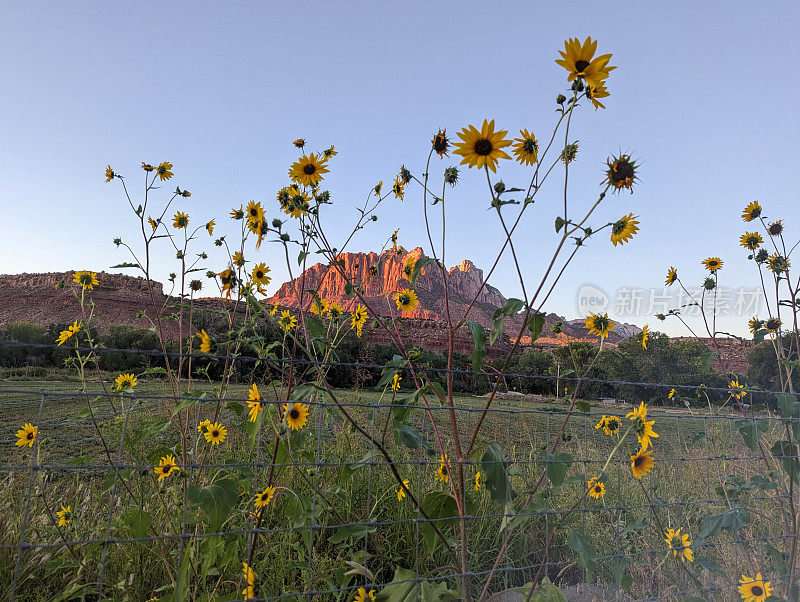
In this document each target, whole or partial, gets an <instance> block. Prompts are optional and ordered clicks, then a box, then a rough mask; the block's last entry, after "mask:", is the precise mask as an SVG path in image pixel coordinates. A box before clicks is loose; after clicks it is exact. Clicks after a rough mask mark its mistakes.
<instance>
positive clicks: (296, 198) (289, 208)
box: [278, 184, 311, 219]
mask: <svg viewBox="0 0 800 602" xmlns="http://www.w3.org/2000/svg"><path fill="white" fill-rule="evenodd" d="M278 202H279V203H280V205H281V209H283V212H284V213H286V214H287V215H289V216H291V217H293V218H295V219H298V218H300V217H303V216H305V215H308V212H309V210H310V209H311V197H310V196H309V195H308V193H306V192H303V191H301V190H300V189H299V188H298V187H297V185H296V184H292V185H291V186H287V187H286V188H281V190H279V191H278Z"/></svg>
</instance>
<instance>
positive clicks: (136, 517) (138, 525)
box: [122, 508, 153, 537]
mask: <svg viewBox="0 0 800 602" xmlns="http://www.w3.org/2000/svg"><path fill="white" fill-rule="evenodd" d="M122 521H123V522H124V523H125V526H127V527H128V529H129V530H130V533H131V537H145V536H146V535H147V533H148V532H149V531H150V525H152V524H153V517H152V516H150V514H148V513H147V512H145V511H144V510H142V509H141V508H137V509H136V510H131V511H130V512H127V513H125V514H123V515H122Z"/></svg>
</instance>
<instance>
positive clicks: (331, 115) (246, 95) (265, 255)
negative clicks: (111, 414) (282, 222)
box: [0, 2, 800, 333]
mask: <svg viewBox="0 0 800 602" xmlns="http://www.w3.org/2000/svg"><path fill="white" fill-rule="evenodd" d="M798 23H800V5H798V3H796V2H783V3H780V2H770V3H763V4H754V3H752V2H736V3H734V2H725V3H722V2H684V3H678V2H668V3H667V2H665V3H640V2H618V3H615V4H614V5H613V6H612V5H609V4H607V3H606V4H602V3H596V2H576V3H532V2H502V3H499V2H403V3H384V2H303V3H298V2H292V3H289V2H287V3H282V4H281V3H277V2H229V3H219V2H214V3H212V2H205V3H204V2H169V3H164V2H158V3H155V2H139V3H136V4H135V5H133V4H127V3H98V2H69V3H64V2H49V3H46V2H40V3H31V2H7V3H5V5H4V10H3V24H2V26H0V33H1V34H2V35H0V50H1V51H2V55H3V56H4V57H5V61H4V68H3V78H2V80H1V81H0V89H2V95H1V96H2V98H3V110H2V129H1V130H0V131H1V132H2V140H3V144H2V146H0V182H1V184H0V203H1V204H2V210H3V219H2V222H0V224H2V225H1V226H0V227H1V228H2V238H3V244H2V245H0V272H3V273H17V272H40V271H54V270H67V269H92V270H97V271H99V270H102V269H107V268H108V267H109V266H111V265H113V264H116V263H119V262H120V261H124V260H126V257H125V256H124V254H123V253H122V252H121V251H119V250H117V249H115V247H114V246H113V245H112V243H111V241H112V239H113V238H114V237H115V236H121V237H123V238H124V239H125V240H134V239H135V229H134V226H135V223H134V220H133V219H132V218H133V216H132V215H131V214H130V209H129V208H128V207H127V205H126V204H125V203H124V200H123V198H122V196H121V190H120V188H119V186H118V185H117V184H118V183H116V182H115V183H114V184H113V185H112V184H106V183H105V182H104V178H103V170H104V168H105V166H106V164H107V163H110V164H111V165H112V166H113V167H114V168H115V169H116V170H117V171H118V172H119V173H122V174H125V175H127V176H128V179H127V181H128V182H129V183H132V182H134V181H138V178H139V177H140V174H141V170H140V168H139V164H140V162H141V161H149V162H159V161H163V160H169V161H171V162H173V163H174V165H175V174H176V177H175V179H174V180H172V181H171V182H170V185H171V186H174V185H175V184H177V185H179V186H181V187H183V188H187V189H189V190H190V191H192V193H193V196H192V197H191V199H187V200H186V201H185V202H181V203H180V204H179V205H178V206H177V208H180V209H184V210H187V211H188V212H189V213H190V215H191V216H192V220H193V223H199V222H201V221H203V222H204V221H207V220H208V219H210V218H211V217H215V218H216V220H217V224H219V226H218V228H219V230H218V231H219V232H221V233H222V232H225V231H226V230H229V231H230V233H232V232H233V229H232V228H231V227H230V225H229V224H230V222H229V221H228V219H227V214H228V211H229V210H230V208H231V207H233V206H237V207H238V205H239V204H240V203H242V202H246V201H247V200H249V199H257V200H261V201H262V202H264V204H265V205H266V206H267V207H268V217H270V218H271V217H274V216H275V214H276V205H275V203H274V198H275V192H276V191H277V190H278V189H279V188H280V187H282V186H284V185H286V184H287V174H286V172H287V168H288V165H289V163H290V162H291V161H292V160H294V158H295V157H296V155H297V153H296V151H295V149H294V148H292V146H291V144H290V142H291V140H293V139H294V138H297V137H304V138H306V139H307V140H308V141H309V142H310V144H311V145H312V147H314V148H324V147H326V146H328V145H329V144H335V145H336V149H337V151H339V155H338V156H337V157H336V158H335V160H334V161H333V170H332V173H331V174H330V175H329V177H327V178H326V181H327V184H328V186H329V188H330V189H331V191H332V193H333V200H334V201H335V203H336V205H335V207H336V208H337V209H336V210H335V212H336V215H331V217H330V218H329V223H330V228H331V229H332V230H333V231H335V232H344V230H345V226H346V225H347V224H350V223H351V220H352V217H353V215H354V212H353V209H352V208H353V207H354V206H355V205H356V204H357V203H358V202H360V200H361V199H362V198H363V195H364V193H365V192H366V191H367V190H368V189H369V187H371V186H372V185H374V183H375V182H376V181H377V180H381V179H382V180H384V181H385V182H387V183H388V182H389V181H390V180H391V179H392V177H393V176H394V174H395V173H397V169H398V167H399V165H400V164H401V163H405V164H406V165H407V166H408V167H409V168H410V169H411V170H412V171H413V172H415V173H419V172H420V171H422V168H423V167H424V160H425V157H426V154H427V150H428V148H429V147H428V142H429V139H430V137H431V135H432V133H433V132H435V130H436V128H437V127H438V126H445V127H447V128H448V132H450V133H451V134H455V132H456V131H457V130H458V129H460V128H461V127H463V126H464V125H466V124H468V123H478V122H480V121H481V120H482V119H483V118H484V117H489V118H495V119H496V120H497V124H498V125H499V126H501V127H503V128H504V129H508V130H510V132H511V133H512V134H516V132H517V131H518V130H519V129H520V128H528V129H530V130H532V131H534V132H535V133H536V134H537V135H538V136H539V137H540V138H541V137H543V136H545V135H547V134H548V132H549V131H551V127H552V124H553V123H554V112H553V109H554V106H555V105H554V98H555V96H556V94H557V93H559V92H560V91H562V89H563V88H564V87H565V72H564V71H563V70H562V69H561V68H560V67H558V66H557V65H555V63H554V62H553V60H554V59H555V58H556V57H557V50H558V49H559V48H561V47H562V46H563V40H564V39H565V38H567V37H570V36H579V37H581V38H583V37H585V36H586V35H591V36H592V37H594V38H596V39H598V40H599V49H600V50H601V51H602V52H612V53H613V54H614V58H613V60H612V63H613V64H615V65H618V69H617V70H616V71H614V72H613V73H612V75H611V78H610V79H609V84H608V86H609V89H610V90H611V92H612V95H611V97H610V98H608V99H606V100H607V103H606V106H607V109H606V110H605V111H603V110H600V111H597V112H595V111H593V110H591V109H590V108H583V109H582V110H580V111H579V112H578V114H577V115H576V118H575V119H574V121H573V129H572V131H573V132H574V134H575V138H577V139H579V140H580V143H581V152H580V155H579V157H578V160H577V162H576V163H575V164H574V168H573V169H571V183H572V184H571V186H572V188H571V190H572V199H573V202H574V203H575V204H576V205H575V206H576V208H577V207H578V206H580V205H585V204H587V203H589V202H591V200H592V199H593V198H594V196H595V195H596V193H597V191H598V185H599V183H600V181H601V180H602V178H603V173H602V170H603V167H604V161H605V159H606V157H607V156H608V155H609V154H611V153H616V152H618V151H620V150H622V151H628V152H631V153H632V154H633V155H634V156H635V157H636V158H639V159H640V160H641V162H642V169H641V183H640V185H639V186H638V187H637V189H636V192H635V194H634V195H633V196H630V195H627V194H624V195H619V196H614V197H613V198H609V199H608V200H607V201H606V202H605V204H604V208H603V209H602V210H601V212H600V214H599V218H600V223H603V222H605V221H610V220H615V219H617V218H618V217H620V216H621V215H623V214H626V213H628V212H629V211H633V212H634V213H635V214H637V215H639V216H640V221H641V231H640V233H639V235H638V236H636V238H635V239H634V240H633V241H632V242H631V243H630V244H629V245H625V246H623V247H621V248H620V247H617V248H614V247H612V246H611V244H610V243H609V242H608V238H607V237H606V236H605V235H603V236H600V237H598V238H597V239H595V240H593V241H591V243H590V245H589V246H588V247H587V248H586V249H585V251H586V252H585V253H582V254H581V255H579V258H578V260H577V261H576V262H575V263H574V265H573V266H571V269H569V270H568V273H567V275H566V276H565V278H564V280H563V282H562V284H561V285H560V287H559V289H558V291H557V292H556V294H555V295H554V297H553V298H552V303H550V304H549V306H548V308H547V309H549V310H552V311H556V312H559V313H562V314H566V315H567V316H568V317H577V315H578V313H577V307H576V295H577V291H578V290H579V288H580V287H581V285H583V284H586V283H591V284H594V285H597V286H600V287H601V288H602V289H604V290H605V291H606V292H608V293H609V294H610V295H611V296H612V297H613V296H614V295H615V294H616V291H618V289H620V288H626V287H627V288H631V287H636V288H643V289H649V288H652V287H656V288H658V287H661V286H662V285H663V280H664V275H665V271H666V268H667V267H668V266H669V265H676V266H677V267H678V268H679V271H680V273H681V275H682V276H683V277H684V278H685V279H686V281H687V283H688V284H699V282H700V279H701V276H702V268H701V266H700V265H699V260H700V259H703V258H705V257H706V256H708V255H719V256H721V257H722V258H723V260H724V261H725V268H724V269H723V271H722V273H721V280H722V282H723V283H724V284H725V285H728V286H731V287H736V286H749V287H752V286H754V285H755V278H754V275H753V273H752V271H751V269H750V266H749V265H748V264H747V262H746V261H745V253H744V251H743V250H742V249H741V248H739V247H738V246H737V242H738V235H739V234H741V233H742V232H743V231H744V224H743V223H742V222H741V220H740V218H739V214H740V212H741V208H742V207H743V206H744V205H745V204H746V202H748V201H750V200H753V199H758V200H760V201H761V202H762V203H763V204H764V205H765V207H766V213H768V214H769V215H770V216H775V217H785V218H786V225H787V226H788V229H789V232H790V233H792V232H794V229H795V228H797V225H798V224H797V222H798V220H797V219H796V218H797V216H798V211H797V202H798V190H800V170H799V169H798V167H799V165H798V163H799V161H798V150H797V149H798V146H797V141H798V139H800V119H798V116H797V104H798V97H799V96H800V94H799V93H800V83H798V82H800V78H798V77H797V65H798V64H800V44H799V43H798V41H797V25H798ZM455 163H457V162H456V161H455V159H451V160H445V161H442V162H439V163H438V164H437V169H439V170H440V169H443V168H444V167H446V166H448V165H453V164H455ZM506 163H507V164H508V165H507V166H506V168H505V172H504V178H505V180H506V182H507V183H508V184H509V185H514V184H521V183H522V182H524V181H525V179H524V175H525V174H524V172H523V171H521V170H519V169H517V168H515V167H514V166H513V165H512V164H511V162H506ZM484 186H485V182H484V180H483V175H482V174H480V173H478V172H477V171H476V170H470V171H469V172H463V173H462V182H461V184H460V185H459V186H458V187H457V189H456V191H455V194H453V195H452V196H451V199H452V200H450V201H449V202H448V206H449V211H450V216H451V218H450V225H451V227H452V230H451V232H452V235H451V237H450V243H451V244H450V247H449V249H448V255H447V259H448V264H453V263H456V262H458V261H459V260H461V259H462V258H464V257H468V258H470V259H472V260H473V261H474V262H475V263H476V264H477V265H478V266H479V267H488V265H489V264H490V262H491V261H492V259H493V257H494V255H493V254H494V252H495V250H496V248H497V242H496V241H497V240H499V232H500V230H499V227H498V226H497V224H496V220H495V219H494V218H493V216H492V215H491V214H490V213H488V212H487V211H486V205H487V198H486V194H485V191H484ZM558 194H559V193H558V189H557V188H556V187H550V188H549V189H545V190H543V191H542V193H541V197H540V201H539V202H538V203H537V205H538V206H537V207H536V208H535V211H533V212H531V213H530V214H529V215H528V216H527V221H526V222H525V224H524V226H523V230H522V234H523V236H522V238H521V239H520V241H519V247H520V249H519V250H520V254H521V255H522V256H523V257H524V258H525V262H526V263H525V270H526V274H527V275H528V278H529V279H530V280H534V279H535V278H536V276H537V274H539V273H540V271H541V263H542V261H543V259H544V257H545V253H546V251H547V250H548V249H550V248H551V246H552V244H553V242H554V240H555V235H554V233H553V230H552V223H553V219H554V217H555V214H556V210H557V209H556V207H557V205H558ZM420 202H421V200H420V197H419V195H418V194H417V193H416V192H414V193H413V194H409V195H408V196H407V199H406V201H405V202H404V203H400V202H399V201H397V202H390V203H388V204H387V207H386V208H385V209H384V211H383V213H382V214H381V220H380V221H379V222H378V223H377V224H375V226H374V227H372V228H370V229H369V230H368V231H367V232H364V233H362V234H361V236H360V237H359V238H358V239H357V240H356V242H355V245H354V247H353V250H368V249H376V248H377V247H379V245H380V244H381V242H382V241H383V240H385V239H386V238H387V237H388V235H389V234H390V233H391V231H392V230H393V229H394V228H395V227H399V228H400V239H401V242H402V243H403V244H404V245H405V246H406V247H408V248H412V247H414V246H417V245H423V246H425V245H424V243H425V240H424V239H423V237H422V233H421V231H420V229H419V216H420V210H421V205H420ZM795 236H796V234H795ZM201 240H203V242H204V243H205V242H206V241H207V239H201ZM209 246H210V245H209ZM211 250H212V251H213V247H212V249H211ZM171 255H172V254H171V253H164V254H163V255H161V256H160V257H159V259H160V260H161V261H162V263H160V265H159V269H158V270H157V273H156V275H157V276H160V277H164V276H165V275H166V274H167V273H168V272H170V271H171V270H172V269H173V268H172V267H171V266H170V265H168V258H169V256H171ZM250 259H259V260H265V261H267V263H268V264H269V265H270V266H272V268H273V272H274V275H275V282H274V283H273V284H274V285H277V284H279V283H280V282H281V281H282V280H283V278H284V276H285V270H284V269H283V268H281V259H280V256H279V254H278V253H277V247H276V246H275V245H266V246H265V247H264V248H262V251H261V253H260V254H259V256H258V257H250ZM221 262H222V259H221V256H220V255H218V254H212V257H211V261H210V262H209V267H211V268H214V269H217V270H219V269H221V268H222V267H224V266H223V265H220V264H221ZM492 284H494V285H495V286H497V287H498V288H500V289H501V290H502V291H503V292H504V294H505V295H506V296H514V295H516V294H518V287H517V285H516V279H515V276H514V273H513V270H512V269H511V266H510V264H509V263H508V262H504V263H503V269H502V270H501V271H500V272H499V273H497V275H496V276H494V277H493V278H492ZM273 288H274V286H273ZM610 309H611V312H610V313H611V314H612V317H613V314H614V307H612V308H610ZM629 321H632V320H630V319H629ZM634 321H636V322H638V323H639V324H640V325H641V324H643V323H644V322H647V321H649V322H650V323H651V327H655V328H662V329H663V324H661V325H655V323H654V321H653V319H652V318H647V317H645V316H642V317H641V318H637V319H635V320H634ZM745 321H746V317H745V318H739V319H736V320H734V319H729V320H723V321H722V326H724V327H725V328H729V329H732V330H736V331H738V332H742V331H743V326H744V322H745ZM670 331H671V332H674V333H680V332H682V331H681V330H680V329H670Z"/></svg>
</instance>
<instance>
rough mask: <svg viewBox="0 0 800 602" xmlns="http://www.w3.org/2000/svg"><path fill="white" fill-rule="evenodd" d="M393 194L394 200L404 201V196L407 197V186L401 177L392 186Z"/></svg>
mask: <svg viewBox="0 0 800 602" xmlns="http://www.w3.org/2000/svg"><path fill="white" fill-rule="evenodd" d="M392 192H393V193H394V198H396V199H400V200H401V201H402V200H403V196H404V195H405V193H406V191H405V184H404V183H403V178H401V177H400V176H399V175H398V176H397V177H396V178H395V179H394V184H392Z"/></svg>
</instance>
